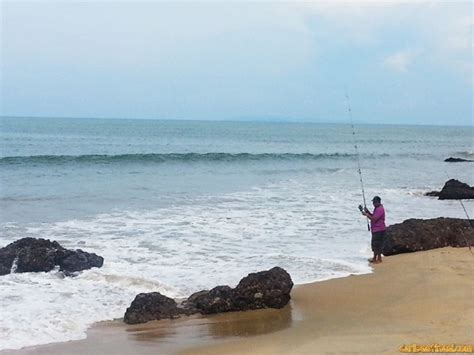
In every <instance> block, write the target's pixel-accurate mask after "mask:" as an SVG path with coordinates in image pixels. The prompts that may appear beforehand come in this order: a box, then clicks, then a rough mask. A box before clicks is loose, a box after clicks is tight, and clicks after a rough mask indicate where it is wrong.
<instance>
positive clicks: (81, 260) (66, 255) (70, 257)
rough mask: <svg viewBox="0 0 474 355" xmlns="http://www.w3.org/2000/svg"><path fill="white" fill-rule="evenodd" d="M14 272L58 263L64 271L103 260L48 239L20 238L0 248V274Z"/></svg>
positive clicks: (42, 269) (44, 269)
mask: <svg viewBox="0 0 474 355" xmlns="http://www.w3.org/2000/svg"><path fill="white" fill-rule="evenodd" d="M14 262H16V270H15V272H47V271H50V270H52V269H54V268H55V267H56V265H58V266H59V267H60V270H62V271H64V272H65V273H72V272H76V271H81V270H86V269H90V268H92V267H101V266H102V265H103V263H104V259H103V258H102V257H101V256H98V255H96V254H94V253H87V252H85V251H82V250H68V249H65V248H63V247H62V246H61V245H59V243H58V242H55V241H53V242H52V241H50V240H47V239H35V238H22V239H19V240H17V241H15V242H13V243H11V244H9V245H7V246H6V247H4V248H0V275H6V274H9V273H10V271H11V269H12V266H13V263H14Z"/></svg>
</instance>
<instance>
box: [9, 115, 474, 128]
mask: <svg viewBox="0 0 474 355" xmlns="http://www.w3.org/2000/svg"><path fill="white" fill-rule="evenodd" d="M3 118H20V119H21V118H33V119H48V118H53V119H54V118H58V119H71V120H77V119H92V120H137V121H181V122H242V123H313V124H335V125H346V124H347V125H350V124H351V122H349V121H347V122H346V121H337V122H328V121H323V120H322V121H310V120H307V119H296V120H293V119H290V118H283V117H282V118H277V117H274V118H272V117H263V118H260V119H259V118H252V117H248V118H247V117H242V118H228V119H200V118H198V119H192V118H147V117H133V118H132V117H91V116H24V115H0V119H3ZM354 123H355V124H359V125H360V124H362V125H382V126H434V127H470V128H472V127H474V126H473V125H472V124H445V123H442V124H437V123H407V122H405V123H387V122H378V123H374V122H367V121H356V122H354Z"/></svg>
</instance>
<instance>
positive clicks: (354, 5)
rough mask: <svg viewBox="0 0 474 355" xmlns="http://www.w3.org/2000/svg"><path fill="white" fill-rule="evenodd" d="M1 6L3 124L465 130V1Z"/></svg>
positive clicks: (469, 43) (468, 56)
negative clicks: (350, 116)
mask: <svg viewBox="0 0 474 355" xmlns="http://www.w3.org/2000/svg"><path fill="white" fill-rule="evenodd" d="M0 1H1V2H2V6H1V59H2V60H1V90H2V94H1V97H2V100H1V106H0V114H1V115H4V116H8V115H15V116H60V117H124V118H125V117H126V118H161V119H209V120H229V119H232V120H236V119H267V120H268V119H276V120H293V121H322V122H346V121H347V111H346V105H345V101H344V90H345V87H346V88H347V90H348V92H349V96H350V98H351V103H352V106H353V110H354V118H355V120H356V121H357V122H369V123H414V124H464V125H472V124H473V117H472V105H473V97H472V78H473V73H472V60H473V58H472V49H473V37H472V28H473V8H472V3H471V1H466V2H454V1H442V2H421V1H410V2H405V3H396V2H389V3H388V2H384V1H378V2H365V3H361V2H343V3H342V2H334V1H332V2H305V3H286V2H270V1H260V2H226V3H211V2H207V3H201V2H179V1H178V2H176V1H175V2H159V1H154V2H153V1H146V2H137V1H134V2H131V1H129V2H126V1H125V2H115V1H102V2H99V1H83V2H74V1H66V0H64V1H30V2H24V1H18V0H15V1H5V0H0Z"/></svg>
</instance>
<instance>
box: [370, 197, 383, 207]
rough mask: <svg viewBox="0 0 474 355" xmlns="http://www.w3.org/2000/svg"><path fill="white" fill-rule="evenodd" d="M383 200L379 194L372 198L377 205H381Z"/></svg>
mask: <svg viewBox="0 0 474 355" xmlns="http://www.w3.org/2000/svg"><path fill="white" fill-rule="evenodd" d="M381 202H382V199H381V198H380V197H379V196H374V198H373V199H372V203H373V204H374V206H375V207H377V206H380V204H381Z"/></svg>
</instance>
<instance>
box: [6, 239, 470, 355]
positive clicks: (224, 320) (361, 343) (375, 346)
mask: <svg viewBox="0 0 474 355" xmlns="http://www.w3.org/2000/svg"><path fill="white" fill-rule="evenodd" d="M473 261H474V255H473V254H472V253H471V252H470V251H469V249H468V248H449V247H448V248H442V249H436V250H431V251H425V252H418V253H412V254H402V255H396V256H391V257H387V258H385V259H384V262H383V263H382V264H379V265H375V266H374V268H375V270H374V273H372V274H367V275H358V276H348V277H344V278H339V279H332V280H327V281H322V282H315V283H311V284H307V285H301V286H297V287H295V288H294V290H293V291H292V300H291V303H290V304H289V305H288V306H286V307H285V308H284V309H282V310H273V309H268V310H262V311H253V312H239V313H227V314H219V315H215V316H209V317H204V316H193V317H189V318H186V317H185V318H182V319H178V320H166V321H159V322H149V323H147V324H146V325H137V326H127V325H124V324H123V323H122V322H121V321H114V322H105V323H99V324H96V325H95V326H93V327H92V328H91V329H90V330H89V332H88V336H87V339H85V340H80V341H72V342H68V343H60V344H50V345H45V346H38V347H31V348H26V349H22V350H20V351H11V352H5V353H14V354H86V353H87V354H104V353H107V354H131V353H134V354H152V353H153V354H168V353H181V354H222V353H231V354H314V353H378V354H380V353H383V354H394V353H399V347H400V346H401V345H403V344H413V343H416V344H420V345H422V344H423V345H425V344H432V343H437V344H453V343H456V344H471V345H473V343H474V339H473V334H474V321H473V319H474V277H473V275H474V263H473Z"/></svg>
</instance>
